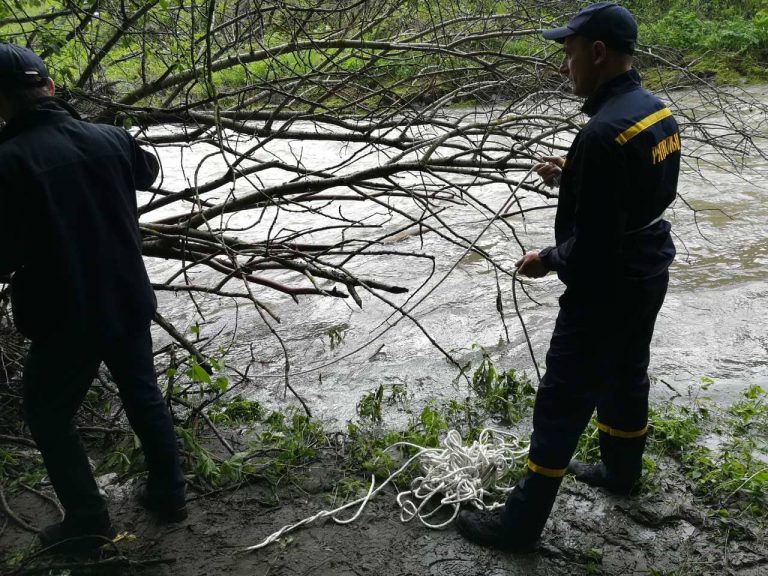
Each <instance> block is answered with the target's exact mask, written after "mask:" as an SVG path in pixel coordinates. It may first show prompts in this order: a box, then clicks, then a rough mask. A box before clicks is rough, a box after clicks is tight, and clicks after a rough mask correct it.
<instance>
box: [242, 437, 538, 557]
mask: <svg viewBox="0 0 768 576" xmlns="http://www.w3.org/2000/svg"><path fill="white" fill-rule="evenodd" d="M398 446H408V447H411V448H416V449H417V450H418V452H417V453H416V454H415V455H414V456H412V457H411V458H409V459H408V460H407V461H406V462H405V463H404V464H403V465H402V466H400V468H398V469H397V470H395V472H393V473H392V474H391V475H390V476H389V478H387V479H386V480H385V481H384V482H382V483H381V484H380V485H379V486H378V487H376V477H375V476H373V477H372V478H371V486H370V487H369V489H368V493H367V494H366V495H365V496H363V497H362V498H358V499H357V500H354V501H353V502H349V503H347V504H345V505H343V506H340V507H338V508H336V509H334V510H322V511H321V512H318V513H317V514H315V515H314V516H310V517H308V518H305V519H304V520H301V521H300V522H296V523H295V524H289V525H287V526H284V527H283V528H281V529H280V530H278V531H277V532H275V533H274V534H271V535H270V536H268V537H267V538H265V539H264V540H263V541H262V542H261V543H259V544H256V545H254V546H249V547H248V548H246V549H245V550H244V551H246V552H247V551H252V550H258V549H260V548H264V547H265V546H269V545H270V544H272V543H273V542H276V541H277V540H278V539H280V538H281V537H282V536H284V535H285V534H287V533H289V532H292V531H294V530H296V529H297V528H300V527H301V526H305V525H307V524H310V523H312V522H314V521H316V520H320V519H322V518H328V517H330V518H332V519H333V520H334V521H335V522H336V523H338V524H350V523H352V522H354V521H355V520H357V518H358V517H359V516H360V514H361V513H362V512H363V510H364V509H365V507H366V505H367V504H368V502H370V501H371V499H372V498H373V497H374V496H376V494H378V493H379V492H380V491H381V490H382V489H383V488H384V487H385V486H387V485H388V484H389V483H390V482H392V480H394V479H395V478H397V476H399V475H400V474H401V473H402V472H403V471H404V470H406V469H407V468H408V467H409V466H410V465H411V464H412V463H413V462H414V461H417V460H418V461H419V463H420V465H421V469H422V470H423V471H424V475H423V476H419V477H417V478H415V479H414V480H413V482H411V489H410V490H406V491H404V492H400V493H399V494H398V495H397V503H398V505H399V506H400V520H401V521H403V522H410V521H411V520H413V519H414V518H418V519H419V521H421V523H422V524H424V525H425V526H427V527H429V528H434V529H440V528H445V527H446V526H448V525H449V524H450V523H451V522H453V520H455V518H456V516H458V514H459V510H460V509H461V505H462V504H469V505H472V506H474V507H476V508H479V509H494V508H498V507H499V506H502V505H503V504H502V503H500V502H495V503H492V504H486V503H485V499H486V498H488V497H492V496H493V495H494V493H496V494H505V493H508V492H510V491H511V490H512V488H510V487H508V486H499V485H498V482H499V480H500V479H501V478H502V477H503V476H504V475H505V474H506V473H507V472H508V471H509V470H510V469H511V468H512V467H514V465H515V463H516V462H517V461H518V460H519V459H521V458H523V457H525V456H526V455H527V454H528V447H527V446H526V445H524V443H523V442H521V441H520V439H518V438H517V436H515V435H514V434H511V433H508V432H502V431H500V430H494V429H491V428H486V429H484V430H483V431H482V432H481V433H480V435H479V436H478V439H477V440H475V441H474V442H473V443H472V444H471V445H470V446H464V442H463V440H462V438H461V434H459V432H457V431H456V430H451V431H449V432H448V434H447V435H446V436H445V438H444V439H443V440H442V442H441V447H440V448H424V447H422V446H418V445H416V444H411V443H409V442H398V443H396V444H393V445H392V446H390V447H388V448H387V450H390V449H392V448H396V447H398ZM438 495H442V496H441V498H440V503H439V504H438V505H437V506H435V508H434V509H431V510H429V511H425V507H426V506H427V504H428V503H429V502H431V501H432V500H433V498H435V497H436V496H438ZM355 506H359V508H358V509H357V512H355V514H354V515H353V516H351V517H350V518H345V519H342V518H338V517H337V514H339V513H340V512H342V511H344V510H347V509H349V508H354V507H355ZM446 506H449V507H452V508H453V513H452V514H451V517H450V518H449V519H448V520H446V521H444V522H441V523H439V524H432V523H430V522H428V521H427V520H428V519H429V518H431V517H432V516H434V515H435V514H437V513H438V512H439V511H440V510H442V509H443V508H444V507H446Z"/></svg>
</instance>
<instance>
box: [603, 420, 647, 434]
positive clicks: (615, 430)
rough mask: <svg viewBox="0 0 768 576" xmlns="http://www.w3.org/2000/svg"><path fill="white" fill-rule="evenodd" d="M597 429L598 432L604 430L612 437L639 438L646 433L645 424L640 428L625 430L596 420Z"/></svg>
mask: <svg viewBox="0 0 768 576" xmlns="http://www.w3.org/2000/svg"><path fill="white" fill-rule="evenodd" d="M597 429H598V430H600V432H605V433H606V434H608V435H609V436H612V437H614V438H640V437H641V436H645V435H646V434H647V433H648V425H647V424H646V425H645V426H644V427H643V428H642V429H640V430H633V431H631V432H627V431H626V430H619V429H618V428H613V427H612V426H608V425H607V424H601V423H600V422H598V423H597Z"/></svg>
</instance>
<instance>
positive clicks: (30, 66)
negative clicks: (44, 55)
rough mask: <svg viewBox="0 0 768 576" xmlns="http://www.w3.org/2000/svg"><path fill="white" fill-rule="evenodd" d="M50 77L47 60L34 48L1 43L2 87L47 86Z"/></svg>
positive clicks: (0, 80)
mask: <svg viewBox="0 0 768 576" xmlns="http://www.w3.org/2000/svg"><path fill="white" fill-rule="evenodd" d="M48 78H49V76H48V69H47V68H46V67H45V62H43V61H42V59H41V58H40V56H38V55H37V54H35V53H34V52H32V50H30V49H29V48H25V47H24V46H18V45H17V44H4V43H0V88H6V87H7V88H33V87H36V86H45V83H46V82H47V80H48Z"/></svg>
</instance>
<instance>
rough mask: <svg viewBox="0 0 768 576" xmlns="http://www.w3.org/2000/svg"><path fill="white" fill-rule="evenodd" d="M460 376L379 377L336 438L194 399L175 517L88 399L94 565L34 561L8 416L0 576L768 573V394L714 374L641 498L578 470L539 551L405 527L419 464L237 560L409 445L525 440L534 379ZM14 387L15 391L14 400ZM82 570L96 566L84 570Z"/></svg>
mask: <svg viewBox="0 0 768 576" xmlns="http://www.w3.org/2000/svg"><path fill="white" fill-rule="evenodd" d="M465 385H466V386H468V397H467V399H466V400H464V401H458V400H453V401H451V402H448V403H445V404H442V405H439V406H438V405H434V404H432V405H419V406H413V405H411V404H410V403H409V399H408V394H407V391H405V390H402V389H397V388H392V387H390V388H385V387H381V388H379V389H377V390H374V391H372V392H371V393H370V394H367V395H365V396H364V397H362V398H360V400H359V402H358V409H357V411H358V418H357V419H356V420H355V421H354V422H351V423H349V425H348V427H347V429H346V430H341V431H336V430H334V431H331V430H325V429H324V428H323V424H322V423H321V422H317V421H314V420H312V419H310V418H308V417H307V416H306V415H304V414H302V413H300V412H299V411H297V410H293V409H289V410H286V411H282V412H273V413H271V414H269V415H266V414H265V413H264V411H263V409H261V407H260V406H259V405H258V404H256V403H254V402H248V401H244V400H236V399H230V400H228V401H226V402H220V403H218V404H217V403H212V404H209V405H207V406H204V407H202V408H200V407H199V406H200V405H198V407H197V414H196V415H195V417H194V418H192V419H191V420H185V419H186V416H188V415H189V414H188V413H182V412H181V411H180V410H178V406H179V405H178V404H175V405H176V407H177V421H179V422H180V424H182V425H180V426H179V428H178V430H179V435H180V437H181V438H182V439H183V441H184V447H185V448H184V462H185V467H186V472H187V475H188V478H189V481H190V492H189V508H190V511H191V514H190V518H189V520H188V521H187V522H185V523H183V524H180V525H178V526H170V527H169V526H158V525H156V524H154V523H152V522H151V521H149V520H148V519H147V517H146V515H145V514H144V512H143V511H142V510H141V509H140V508H139V507H138V506H137V505H136V504H135V502H134V500H133V497H132V491H133V488H134V485H135V481H136V478H137V477H138V476H140V475H141V468H142V464H141V462H140V458H139V457H138V452H137V451H136V450H135V446H133V441H132V436H131V435H130V434H129V433H127V429H126V428H125V424H124V423H122V422H120V421H119V420H117V421H115V422H113V425H112V428H111V429H109V430H107V429H106V428H105V427H104V425H103V424H102V426H101V427H99V426H95V425H94V423H93V420H92V418H93V416H92V414H91V411H92V409H93V408H94V407H95V406H96V404H90V405H89V406H88V407H87V408H86V410H85V415H84V418H85V419H84V420H83V421H81V422H80V424H81V430H82V432H83V434H84V435H85V436H86V438H87V444H88V448H89V453H90V454H91V455H92V456H94V459H95V464H96V470H97V474H98V476H99V480H100V483H101V484H102V485H103V486H104V488H105V491H106V494H107V496H108V499H109V503H110V509H111V511H112V513H113V519H114V522H115V524H116V525H117V527H118V530H119V531H120V532H121V534H122V536H121V537H120V538H119V539H118V541H117V542H116V543H115V545H114V546H112V547H109V548H108V549H106V550H104V551H103V552H102V553H101V555H100V556H98V557H96V558H91V559H87V560H84V559H70V558H60V557H48V556H38V555H37V550H36V549H35V547H34V535H33V534H32V532H31V530H32V529H33V528H34V527H37V526H41V525H45V524H46V523H48V522H53V521H55V520H56V507H55V506H54V505H53V503H52V501H51V500H50V498H49V497H50V496H51V492H50V487H49V486H47V485H46V483H45V481H44V472H43V471H42V470H41V467H40V461H39V456H38V455H37V453H36V452H35V451H34V450H33V449H32V447H31V446H30V444H31V443H30V441H29V439H28V438H26V437H25V436H24V435H23V433H24V431H23V430H22V429H18V430H16V431H15V433H14V434H10V433H9V432H11V430H9V429H8V428H7V426H5V427H4V429H3V435H2V437H0V440H2V448H1V450H2V452H1V453H2V458H0V461H2V463H3V466H2V468H0V475H1V477H2V486H3V490H4V498H5V502H6V504H7V506H6V508H7V510H6V513H7V511H8V510H10V511H12V513H13V514H14V515H15V516H16V520H11V519H9V518H6V520H5V522H4V528H3V533H2V537H1V538H0V565H1V566H2V571H3V573H7V574H15V575H22V574H32V573H46V574H57V575H58V574H62V575H63V574H105V573H121V574H122V573H125V574H128V573H130V574H168V575H173V574H214V573H226V574H264V575H265V574H270V575H275V574H285V575H289V574H328V575H331V574H334V575H338V574H382V573H388V574H414V575H416V574H419V575H422V574H436V575H437V574H448V575H454V574H455V575H474V574H477V575H480V574H542V575H543V574H606V575H608V574H611V575H613V574H615V575H619V574H622V575H624V574H655V575H660V574H668V575H671V574H681V575H682V574H722V573H726V572H727V573H731V574H744V575H751V574H754V575H757V574H760V573H762V570H764V569H765V567H766V566H768V548H767V547H766V540H765V521H766V519H768V500H767V499H766V493H767V492H768V445H766V438H768V405H767V404H766V393H765V392H764V391H763V390H761V389H759V388H758V387H752V388H750V389H749V390H747V391H746V392H745V393H744V395H743V396H742V398H741V399H740V400H739V401H737V402H735V403H734V404H732V405H731V406H727V407H724V406H719V405H717V404H715V403H714V402H712V401H710V400H708V398H707V393H708V389H709V387H711V386H712V382H710V381H708V380H706V379H704V380H703V381H701V382H699V383H697V384H696V386H694V387H692V388H691V389H690V390H689V393H688V394H687V395H686V396H684V397H677V398H671V399H670V400H669V401H666V402H661V403H659V402H657V403H656V404H655V406H654V407H653V410H652V413H651V422H650V424H651V432H650V436H649V448H648V453H647V458H646V462H645V471H644V478H643V481H642V483H641V485H640V487H639V489H638V490H637V492H636V493H635V494H633V495H632V496H631V497H630V498H626V499H622V498H616V497H613V496H611V495H609V494H607V493H604V492H603V491H601V490H594V489H591V488H589V487H586V486H584V485H581V484H578V483H576V482H574V481H573V480H572V479H567V480H566V481H565V483H564V485H563V489H562V493H561V497H560V498H559V499H558V503H557V504H556V507H555V510H554V512H553V514H552V517H551V520H550V522H549V524H548V526H547V529H546V531H545V534H544V537H543V539H542V542H541V545H540V546H539V548H538V549H537V551H536V552H535V553H533V554H530V555H525V556H510V555H505V554H500V553H495V552H492V551H488V550H483V549H480V548H477V547H476V546H473V545H471V544H469V543H467V542H465V541H463V540H462V539H461V538H460V537H459V535H458V534H457V533H456V532H455V530H454V529H453V527H448V528H447V529H446V530H443V531H432V530H428V529H427V528H425V527H423V526H421V525H420V524H418V523H417V522H416V521H414V522H411V523H409V524H401V522H400V520H399V510H398V507H397V505H396V503H395V495H396V492H397V491H398V490H403V489H406V487H407V486H408V484H409V481H410V479H411V478H412V477H413V476H414V475H415V474H418V473H419V471H418V470H416V469H409V470H407V471H406V472H405V473H404V474H403V475H402V476H401V477H400V478H398V479H397V481H396V483H395V487H392V488H388V489H386V490H385V491H383V492H382V493H381V494H379V495H378V496H377V497H376V498H375V499H374V500H373V501H372V502H371V503H370V505H369V506H368V508H366V510H365V511H363V513H362V514H361V516H360V518H359V519H358V520H356V521H355V522H354V523H352V524H351V525H349V526H339V525H336V524H335V523H333V522H331V521H324V522H323V521H321V522H318V523H315V524H312V525H310V526H309V527H306V528H302V529H299V530H297V531H296V532H293V533H291V534H289V535H287V536H286V537H284V538H283V539H281V540H280V541H279V542H278V543H276V544H273V545H271V546H269V547H266V548H264V549H262V550H259V551H256V552H251V553H242V550H243V549H244V548H245V547H247V546H251V545H254V544H257V543H259V542H260V541H261V540H263V539H264V538H265V537H266V536H268V535H269V534H271V533H272V532H274V531H276V530H278V529H279V528H280V527H282V526H284V525H286V524H291V523H294V522H297V521H299V520H301V519H303V518H306V517H308V516H311V515H314V514H315V513H317V512H318V511H320V510H323V509H332V508H335V507H337V506H339V505H341V504H343V503H345V502H348V501H349V500H350V499H354V498H357V497H359V496H360V495H362V494H365V492H366V490H367V489H368V483H369V479H370V474H371V473H375V474H376V475H377V478H379V479H380V480H381V479H383V478H385V477H386V476H387V475H388V474H389V473H390V472H391V471H392V470H393V469H395V468H396V467H397V466H398V465H399V464H400V463H401V462H402V460H403V459H404V458H405V457H407V456H408V455H409V453H407V452H401V451H399V450H397V449H395V450H391V449H389V450H388V449H387V447H389V446H391V445H392V444H394V443H395V442H397V441H402V440H406V441H409V442H413V443H415V444H419V445H422V446H437V445H438V444H439V442H440V440H441V439H442V438H443V437H444V435H445V433H446V431H447V430H448V429H449V428H455V429H457V430H459V431H460V432H461V433H462V435H463V436H464V437H465V439H473V438H476V437H477V434H478V432H479V430H480V428H481V427H482V426H483V425H485V424H487V423H490V424H492V425H493V426H495V427H497V428H500V429H504V430H511V431H516V432H518V433H520V434H521V435H522V436H523V437H525V435H526V434H527V431H528V429H529V427H530V410H531V403H532V398H533V395H534V387H533V386H532V385H531V383H530V382H528V381H527V380H526V379H525V378H522V377H520V376H519V375H517V374H516V373H514V372H513V371H502V370H499V369H497V368H496V367H495V366H494V365H493V363H492V362H491V361H490V359H489V358H486V359H485V360H484V361H483V362H482V363H481V364H480V365H479V366H478V367H477V368H476V369H475V371H474V373H473V376H472V378H471V380H470V382H469V383H465ZM9 395H10V392H8V391H7V390H6V391H4V392H3V397H4V398H8V397H9ZM95 395H96V396H99V395H101V396H102V398H101V402H102V404H101V406H102V408H103V406H104V404H103V403H104V402H108V401H109V400H108V398H107V396H108V394H105V392H104V390H103V389H100V387H99V386H96V387H95ZM94 401H95V399H94V398H89V402H94ZM114 410H117V408H116V407H115V408H114ZM391 411H396V412H402V413H403V414H405V415H406V416H407V418H408V421H409V424H408V425H407V426H405V427H403V428H401V429H392V428H388V427H385V426H383V425H382V420H386V415H387V413H388V412H391ZM192 412H195V410H194V409H193V410H192ZM89 414H91V415H90V416H89ZM596 439H597V433H596V430H595V428H594V423H593V424H592V425H591V426H590V429H589V430H588V431H587V432H586V433H585V435H584V436H583V438H582V442H581V443H580V445H579V449H578V456H579V457H580V458H582V459H585V460H592V461H594V460H595V459H596V458H597V457H598V449H597V443H596ZM131 448H133V449H131ZM233 452H234V453H233ZM522 462H523V461H522V460H521V462H520V465H519V466H518V467H515V468H514V469H512V470H510V471H509V473H508V475H507V477H506V481H507V482H510V483H511V482H513V481H514V479H515V478H516V477H517V476H519V474H520V473H522V470H523V468H522V466H523V464H522ZM46 496H47V497H48V498H46ZM18 520H20V521H21V523H20V522H18ZM22 523H24V524H27V528H26V529H25V528H23V527H22V525H21V524H22ZM393 550H397V551H398V552H397V553H396V554H395V553H393ZM84 562H91V563H95V565H94V566H92V567H91V568H88V567H87V566H86V565H85V564H84ZM50 566H57V568H56V569H54V570H50V569H49V567H50Z"/></svg>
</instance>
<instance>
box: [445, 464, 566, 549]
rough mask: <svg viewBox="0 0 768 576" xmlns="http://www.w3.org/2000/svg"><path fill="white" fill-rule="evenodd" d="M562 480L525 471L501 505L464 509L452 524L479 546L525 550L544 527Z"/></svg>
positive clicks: (534, 544) (529, 547) (532, 544)
mask: <svg viewBox="0 0 768 576" xmlns="http://www.w3.org/2000/svg"><path fill="white" fill-rule="evenodd" d="M562 480H563V479H562V478H550V477H547V476H543V475H540V474H536V473H534V472H531V471H528V472H527V473H526V475H525V476H524V477H523V478H522V479H521V480H520V481H519V482H518V483H517V485H516V486H515V488H514V490H513V491H512V492H511V493H510V494H509V497H508V498H507V502H506V504H505V505H504V508H502V509H498V510H492V511H491V510H485V511H469V510H464V511H462V512H460V513H459V516H458V517H457V518H456V528H457V529H458V530H459V532H460V533H461V535H462V536H464V537H465V538H466V539H467V540H471V541H472V542H474V543H476V544H479V545H481V546H489V547H492V548H497V549H499V550H504V551H507V552H529V551H531V550H533V548H535V546H536V542H537V541H538V539H539V537H540V536H541V533H542V532H543V530H544V525H545V524H546V523H547V518H549V513H550V512H551V511H552V505H553V504H554V502H555V497H556V496H557V491H558V489H559V488H560V484H561V482H562Z"/></svg>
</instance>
